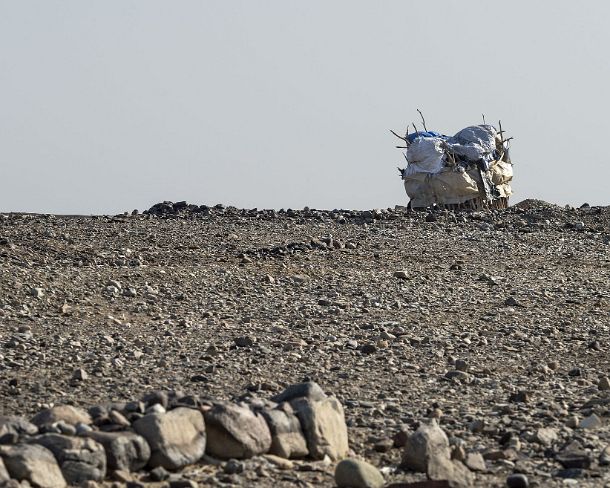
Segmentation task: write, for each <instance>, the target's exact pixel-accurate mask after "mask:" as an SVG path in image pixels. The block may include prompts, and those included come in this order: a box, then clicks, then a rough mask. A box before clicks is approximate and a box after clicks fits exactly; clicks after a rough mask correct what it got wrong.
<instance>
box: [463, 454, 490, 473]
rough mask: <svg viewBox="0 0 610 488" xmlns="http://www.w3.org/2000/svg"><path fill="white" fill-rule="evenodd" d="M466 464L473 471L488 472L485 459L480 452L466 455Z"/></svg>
mask: <svg viewBox="0 0 610 488" xmlns="http://www.w3.org/2000/svg"><path fill="white" fill-rule="evenodd" d="M464 464H465V465H466V466H467V467H468V468H469V469H471V470H472V471H486V470H487V465H486V464H485V459H483V455H482V454H481V453H480V452H469V453H468V454H467V455H466V460H465V461H464Z"/></svg>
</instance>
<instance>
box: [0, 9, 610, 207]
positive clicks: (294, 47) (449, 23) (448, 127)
mask: <svg viewBox="0 0 610 488" xmlns="http://www.w3.org/2000/svg"><path fill="white" fill-rule="evenodd" d="M609 14H610V4H608V3H607V2H602V1H601V0H597V1H592V2H587V3H586V4H584V5H583V4H576V3H572V2H559V3H550V2H549V3H546V2H537V3H532V2H525V1H516V2H511V4H510V5H504V4H499V3H490V2H483V1H479V0H477V1H471V2H468V3H464V2H455V1H449V0H447V1H441V2H435V3H434V4H433V5H432V4H431V5H424V4H421V3H415V4H410V5H409V4H407V3H406V2H400V1H388V2H383V3H379V2H347V1H334V2H322V1H317V0H314V1H310V2H307V3H296V2H286V1H279V0H271V1H267V2H256V3H255V2H248V1H234V2H220V1H208V2H196V1H181V2H176V3H173V2H172V3H169V2H161V1H146V2H144V1H127V2H126V1H117V0H111V1H106V2H78V1H73V0H72V1H61V2H58V1H44V2H43V1H23V2H9V1H4V2H0V40H1V42H0V62H1V66H2V76H0V106H2V117H0V168H1V169H2V173H3V178H2V180H1V181H2V183H1V184H0V212H37V213H58V214H81V215H89V214H116V213H122V212H125V211H131V210H132V209H138V210H140V211H142V210H145V209H147V208H149V207H150V206H152V205H153V204H155V203H157V202H161V201H164V200H171V201H181V200H186V201H188V202H189V203H195V204H199V205H201V204H207V205H215V204H217V203H222V204H225V205H232V206H236V207H240V208H254V207H256V208H260V209H262V208H275V209H279V208H293V209H299V208H303V207H305V206H309V207H311V208H320V209H322V208H324V209H334V208H345V209H371V208H387V207H394V206H395V205H406V204H407V201H408V198H407V196H406V194H405V191H404V188H403V185H402V182H401V180H400V178H399V176H398V172H397V171H396V167H397V166H402V165H404V160H403V156H402V154H401V151H399V150H398V149H395V148H394V146H395V145H397V142H400V141H398V140H397V139H395V138H394V137H393V136H392V135H391V134H390V132H389V129H393V130H395V131H400V132H402V131H404V130H405V128H406V126H407V124H410V123H412V122H415V123H416V124H417V125H418V127H419V126H420V125H421V122H420V119H419V114H418V113H417V109H421V110H422V111H423V113H424V115H425V117H426V122H427V126H428V129H431V130H436V131H439V132H442V133H446V134H453V133H455V132H457V131H458V130H460V129H462V128H463V127H466V126H468V125H473V124H480V123H482V117H481V114H485V117H486V120H487V122H488V123H491V124H494V125H497V122H498V120H502V126H503V128H504V129H505V130H506V131H507V132H508V135H509V136H514V141H513V146H512V152H511V155H512V159H513V162H514V163H515V166H514V172H515V177H514V181H513V191H514V194H513V196H512V197H511V204H514V203H517V202H519V201H521V200H524V199H527V198H536V199H541V200H545V201H547V202H550V203H555V204H558V205H565V204H569V205H573V206H580V205H581V204H583V203H585V202H586V203H589V204H591V205H608V204H610V202H609V201H608V200H609V199H608V190H607V186H608V183H607V180H608V179H610V167H609V162H608V161H607V155H606V144H605V141H604V138H605V134H606V133H608V132H609V129H610V121H609V120H608V118H607V117H605V115H606V113H607V112H608V110H607V108H608V100H607V98H605V97H604V93H605V90H606V85H607V81H608V78H609V76H608V75H609V71H610V67H609V66H608V64H607V63H606V62H605V61H604V58H603V57H602V55H601V54H602V53H603V52H604V46H607V45H608V44H609V41H610V33H609V32H608V30H607V27H606V25H605V21H606V19H607V18H608V17H609Z"/></svg>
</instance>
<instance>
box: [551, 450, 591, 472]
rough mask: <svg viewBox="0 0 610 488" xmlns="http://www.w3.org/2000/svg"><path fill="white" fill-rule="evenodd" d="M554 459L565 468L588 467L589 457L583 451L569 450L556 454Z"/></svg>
mask: <svg viewBox="0 0 610 488" xmlns="http://www.w3.org/2000/svg"><path fill="white" fill-rule="evenodd" d="M555 459H556V460H557V461H558V462H559V463H560V464H561V465H562V466H563V467H564V468H566V469H572V468H576V469H589V466H591V458H590V457H589V455H588V454H587V453H585V452H578V451H569V452H565V453H560V454H558V455H557V456H556V457H555Z"/></svg>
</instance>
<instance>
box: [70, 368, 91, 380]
mask: <svg viewBox="0 0 610 488" xmlns="http://www.w3.org/2000/svg"><path fill="white" fill-rule="evenodd" d="M88 378H89V375H88V374H87V372H86V371H85V370H84V369H82V368H78V369H75V370H74V373H72V379H73V380H78V381H85V380H87V379H88Z"/></svg>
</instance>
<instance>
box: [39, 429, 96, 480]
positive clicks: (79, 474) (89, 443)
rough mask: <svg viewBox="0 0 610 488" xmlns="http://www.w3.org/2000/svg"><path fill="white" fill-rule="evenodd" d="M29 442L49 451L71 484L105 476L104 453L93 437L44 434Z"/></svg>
mask: <svg viewBox="0 0 610 488" xmlns="http://www.w3.org/2000/svg"><path fill="white" fill-rule="evenodd" d="M29 442H30V443H32V444H38V445H41V446H43V447H45V448H47V449H48V450H49V451H51V452H52V453H53V455H54V456H55V459H56V460H57V463H58V464H59V467H60V469H61V472H62V473H63V475H64V478H65V479H66V481H67V482H68V483H70V484H72V485H76V484H80V483H82V482H84V481H88V480H93V481H102V480H103V479H104V477H105V476H106V453H105V452H104V448H103V447H102V446H101V445H100V444H98V443H97V442H95V441H94V440H93V439H87V438H83V437H72V436H66V435H60V434H44V435H41V436H36V437H33V438H31V439H30V441H29Z"/></svg>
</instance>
